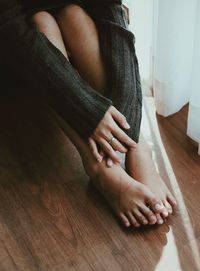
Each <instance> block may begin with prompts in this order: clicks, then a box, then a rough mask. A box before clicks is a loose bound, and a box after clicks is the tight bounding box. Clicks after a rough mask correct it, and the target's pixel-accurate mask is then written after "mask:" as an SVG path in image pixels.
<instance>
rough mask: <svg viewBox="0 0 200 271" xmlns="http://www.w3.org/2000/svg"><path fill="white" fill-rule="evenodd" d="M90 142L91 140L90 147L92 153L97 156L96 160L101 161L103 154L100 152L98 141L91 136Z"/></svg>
mask: <svg viewBox="0 0 200 271" xmlns="http://www.w3.org/2000/svg"><path fill="white" fill-rule="evenodd" d="M88 142H89V147H90V150H91V152H92V154H93V155H94V157H95V158H96V160H97V161H98V162H101V161H102V156H101V155H100V154H99V151H98V148H97V144H96V142H95V141H94V139H93V138H91V137H90V138H89V139H88Z"/></svg>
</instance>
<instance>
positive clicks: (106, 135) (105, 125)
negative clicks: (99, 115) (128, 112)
mask: <svg viewBox="0 0 200 271" xmlns="http://www.w3.org/2000/svg"><path fill="white" fill-rule="evenodd" d="M118 124H119V125H118ZM120 126H121V128H120ZM122 128H124V129H130V125H129V124H128V123H127V121H126V118H125V117H124V116H123V115H122V114H121V113H120V112H119V111H118V110H117V109H116V108H115V107H114V106H111V107H110V108H109V109H108V111H107V112H106V114H105V115H104V117H103V119H102V120H101V121H100V123H99V124H98V126H97V127H96V129H95V131H94V133H93V134H92V136H91V137H90V138H89V141H88V142H89V146H90V149H91V151H92V153H93V154H94V156H95V158H96V159H97V161H98V162H101V161H102V159H103V157H102V155H101V154H100V152H99V150H98V147H97V145H98V146H99V147H100V149H101V151H103V153H105V155H106V156H108V157H109V158H110V159H111V160H112V161H113V162H114V163H115V162H116V163H119V162H120V161H121V159H120V158H119V157H118V155H117V153H116V151H119V152H121V153H126V152H127V148H135V147H136V146H137V144H136V142H135V141H134V140H132V139H131V138H130V137H129V136H128V135H127V134H126V133H125V132H124V131H123V130H122ZM122 144H125V145H126V147H124V146H123V145H122Z"/></svg>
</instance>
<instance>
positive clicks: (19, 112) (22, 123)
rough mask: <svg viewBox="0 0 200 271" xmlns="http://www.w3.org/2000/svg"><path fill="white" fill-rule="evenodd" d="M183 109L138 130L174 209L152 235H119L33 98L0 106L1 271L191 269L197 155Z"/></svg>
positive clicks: (198, 225)
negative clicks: (176, 205)
mask: <svg viewBox="0 0 200 271" xmlns="http://www.w3.org/2000/svg"><path fill="white" fill-rule="evenodd" d="M186 115H187V107H185V108H184V109H183V110H182V111H181V112H180V113H178V114H176V115H174V116H171V117H169V118H166V119H164V118H162V117H158V116H157V117H155V109H154V107H153V103H152V98H146V99H145V103H144V118H143V128H142V129H143V132H144V134H145V137H146V138H147V140H148V142H149V143H150V145H151V146H152V150H153V155H154V159H155V162H156V164H157V166H158V170H159V171H160V172H161V174H162V176H163V177H164V178H165V179H166V182H167V183H168V185H169V187H170V188H171V190H173V191H174V193H175V195H176V197H177V200H178V203H179V211H177V213H176V214H175V215H174V216H173V217H172V218H170V219H169V220H167V222H166V224H164V225H163V226H159V227H149V228H145V229H144V228H143V229H140V230H135V229H129V230H125V229H123V227H121V226H120V224H119V223H118V221H117V220H116V218H115V217H114V216H113V215H112V214H111V212H110V209H109V208H108V206H107V205H106V203H105V202H104V200H103V199H102V197H101V196H100V195H99V194H98V193H97V192H96V191H95V190H94V189H93V188H92V187H91V185H90V184H89V180H88V177H87V176H86V175H85V173H84V170H83V167H82V164H81V160H80V158H79V156H78V154H77V152H76V150H75V149H74V147H73V146H72V145H71V144H70V142H69V140H68V139H67V138H66V136H65V134H64V133H63V132H62V130H61V129H60V128H59V126H58V125H57V123H56V121H55V118H54V116H53V114H52V112H51V111H50V110H48V108H47V107H46V106H44V105H43V104H42V103H39V102H38V99H36V98H31V99H26V98H24V99H22V98H20V99H15V100H9V99H8V100H7V99H3V100H1V102H0V270H1V271H12V270H19V271H23V270H24V271H29V270H30V271H32V270H45V271H46V270H50V271H65V270H67V271H68V270H69V271H71V270H80V271H85V270H95V271H98V270H99V271H103V270H106V271H118V270H125V271H128V270H130V271H139V270H140V271H151V270H156V271H180V270H184V271H196V270H197V271H198V270H200V256H199V255H200V252H199V251H200V202H199V198H200V196H199V193H200V157H198V155H197V147H196V146H195V145H194V143H193V142H192V141H191V140H190V139H189V138H188V137H187V136H186V135H185V131H186Z"/></svg>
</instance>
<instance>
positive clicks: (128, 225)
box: [119, 213, 131, 227]
mask: <svg viewBox="0 0 200 271" xmlns="http://www.w3.org/2000/svg"><path fill="white" fill-rule="evenodd" d="M119 217H120V219H121V221H122V222H123V224H124V225H125V226H126V227H130V225H131V224H130V221H129V220H128V218H127V217H126V215H125V214H123V213H121V214H120V215H119Z"/></svg>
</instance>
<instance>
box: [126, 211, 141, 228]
mask: <svg viewBox="0 0 200 271" xmlns="http://www.w3.org/2000/svg"><path fill="white" fill-rule="evenodd" d="M127 216H128V218H129V221H130V222H131V224H132V225H133V226H134V227H136V228H138V227H140V226H141V225H140V223H139V222H138V221H137V219H136V218H135V217H134V215H133V214H132V213H131V212H129V213H128V214H127Z"/></svg>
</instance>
